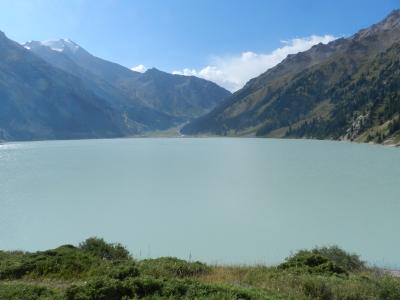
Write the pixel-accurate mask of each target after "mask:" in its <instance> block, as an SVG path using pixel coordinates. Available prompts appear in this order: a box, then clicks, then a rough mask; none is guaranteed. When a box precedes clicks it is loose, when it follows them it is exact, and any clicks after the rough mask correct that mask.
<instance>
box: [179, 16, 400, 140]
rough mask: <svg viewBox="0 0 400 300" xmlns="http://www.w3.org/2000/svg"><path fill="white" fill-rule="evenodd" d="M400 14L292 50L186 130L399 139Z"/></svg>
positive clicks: (279, 135)
mask: <svg viewBox="0 0 400 300" xmlns="http://www.w3.org/2000/svg"><path fill="white" fill-rule="evenodd" d="M399 20H400V11H399V10H396V11H393V12H392V13H391V14H390V15H389V16H388V17H387V18H385V19H384V20H383V21H382V22H380V23H378V24H375V25H374V26H372V27H370V28H367V29H365V30H362V31H360V32H359V33H357V34H355V35H353V36H351V37H348V38H341V39H337V40H335V41H333V42H331V43H329V44H327V45H322V44H319V45H315V46H314V47H312V48H311V49H309V50H307V51H304V52H300V53H298V54H295V55H290V56H288V57H287V58H286V59H285V60H283V61H282V62H281V63H280V64H278V65H277V66H275V67H273V68H271V69H269V70H268V71H266V72H265V73H263V74H261V75H260V76H258V77H256V78H254V79H252V80H250V81H249V82H248V83H247V84H246V85H245V86H244V87H243V88H242V89H240V90H239V91H237V92H235V93H234V94H233V95H232V96H230V97H229V98H228V100H227V101H225V102H224V103H223V104H222V105H220V106H218V107H217V108H216V109H214V110H213V111H212V112H210V113H209V114H207V115H204V116H202V117H201V118H198V119H196V120H193V121H191V122H190V123H189V124H187V125H186V126H184V127H183V129H182V132H183V133H184V134H217V135H223V136H246V135H250V136H254V135H255V136H260V137H274V138H313V139H333V140H343V139H344V140H351V141H357V142H373V143H388V144H399V142H400V125H399V117H398V115H399V113H400V92H399V91H400V89H399V87H400V71H399V70H400V69H399V67H400V58H399V57H400V56H399V54H400V26H399ZM399 145H400V144H399Z"/></svg>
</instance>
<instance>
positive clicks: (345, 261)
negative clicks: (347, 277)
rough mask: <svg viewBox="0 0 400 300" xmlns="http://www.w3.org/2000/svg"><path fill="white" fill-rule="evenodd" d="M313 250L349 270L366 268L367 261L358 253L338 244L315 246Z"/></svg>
mask: <svg viewBox="0 0 400 300" xmlns="http://www.w3.org/2000/svg"><path fill="white" fill-rule="evenodd" d="M312 252H313V253H316V254H320V255H322V256H324V257H326V258H327V259H328V260H330V261H332V262H333V263H335V264H336V265H338V266H339V267H341V268H343V269H345V270H346V271H348V272H356V271H362V270H364V269H365V268H366V266H365V262H363V261H362V260H361V259H360V257H359V256H358V255H356V254H353V253H347V252H346V251H344V250H342V249H340V248H339V247H338V246H331V247H321V248H315V249H313V250H312Z"/></svg>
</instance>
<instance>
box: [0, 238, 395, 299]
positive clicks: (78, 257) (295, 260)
mask: <svg viewBox="0 0 400 300" xmlns="http://www.w3.org/2000/svg"><path fill="white" fill-rule="evenodd" d="M3 299H4V300H5V299H7V300H17V299H18V300H20V299H21V300H22V299H27V300H30V299H34V300H47V299H56V300H57V299H60V300H103V299H104V300H122V299H125V300H127V299H249V300H250V299H268V300H278V299H321V300H333V299H343V300H357V299H360V300H361V299H382V300H395V299H396V300H398V299H400V280H399V279H398V278H395V277H392V276H390V275H388V274H385V273H384V272H382V271H379V270H377V269H372V268H369V267H367V266H366V265H365V263H364V262H362V261H361V260H360V259H359V257H358V256H357V255H354V254H349V253H347V252H345V251H343V250H341V249H340V248H338V247H323V248H315V249H312V250H302V251H299V252H297V253H296V254H294V255H292V256H291V257H288V258H287V259H286V260H285V261H284V262H282V263H281V264H280V265H278V266H273V267H267V266H263V265H259V266H218V265H206V264H204V263H201V262H188V261H184V260H181V259H177V258H173V257H161V258H157V259H145V260H141V261H138V260H135V259H134V258H133V257H132V256H131V255H130V254H129V252H128V251H127V250H126V249H125V248H124V247H123V246H122V245H120V244H109V243H106V242H105V241H104V240H102V239H98V238H90V239H88V240H86V241H85V242H83V243H81V244H80V245H78V246H72V245H64V246H61V247H58V248H56V249H52V250H48V251H41V252H36V253H25V252H5V251H0V300H3Z"/></svg>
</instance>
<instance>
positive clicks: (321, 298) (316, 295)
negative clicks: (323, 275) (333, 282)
mask: <svg viewBox="0 0 400 300" xmlns="http://www.w3.org/2000/svg"><path fill="white" fill-rule="evenodd" d="M303 292H304V294H305V295H306V296H307V297H310V298H311V299H314V300H332V299H334V297H333V293H332V290H331V288H330V287H329V286H328V285H327V284H326V283H325V282H323V281H321V280H318V279H315V278H313V279H311V278H310V279H309V280H307V281H306V282H304V283H303Z"/></svg>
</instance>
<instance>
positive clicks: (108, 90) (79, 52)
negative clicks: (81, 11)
mask: <svg viewBox="0 0 400 300" xmlns="http://www.w3.org/2000/svg"><path fill="white" fill-rule="evenodd" d="M24 47H25V48H27V49H29V50H31V51H32V52H34V53H35V54H36V55H38V56H40V57H41V58H43V59H44V60H46V61H47V62H49V63H50V64H52V65H53V66H56V67H58V68H60V69H62V70H64V71H66V72H69V73H71V74H74V75H75V76H78V77H80V78H82V79H84V80H85V81H88V82H91V86H92V87H93V88H94V89H95V91H97V94H99V95H108V96H111V95H113V97H111V99H113V98H114V97H115V95H114V94H119V97H117V98H121V97H122V98H123V100H122V102H125V104H127V105H134V106H137V105H141V106H145V107H147V108H150V109H153V110H155V111H158V112H160V113H162V114H165V115H167V116H169V117H171V124H170V126H173V125H175V124H176V123H179V121H180V122H183V121H186V120H189V119H192V118H194V117H199V116H201V115H203V114H204V113H207V112H209V111H211V110H212V109H213V108H215V107H216V105H217V104H219V103H220V102H221V100H223V99H224V98H226V97H228V96H229V95H230V92H228V91H227V90H225V89H223V88H221V87H219V86H218V85H216V84H215V83H212V82H210V81H207V80H203V79H200V78H197V77H187V76H179V75H172V74H169V73H165V72H162V71H159V70H157V69H150V70H148V71H146V72H145V73H143V74H142V73H139V72H134V71H132V70H130V69H128V68H125V67H123V66H121V65H118V64H115V63H112V62H109V61H106V60H103V59H101V58H98V57H96V56H94V55H92V54H90V53H89V52H87V51H86V50H85V49H83V48H82V47H81V46H79V45H78V44H76V43H74V42H73V41H71V40H68V39H61V40H58V41H45V42H38V41H31V42H28V43H25V44H24ZM99 87H100V89H99ZM112 90H113V91H112ZM112 101H113V102H115V100H114V99H113V100H112Z"/></svg>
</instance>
